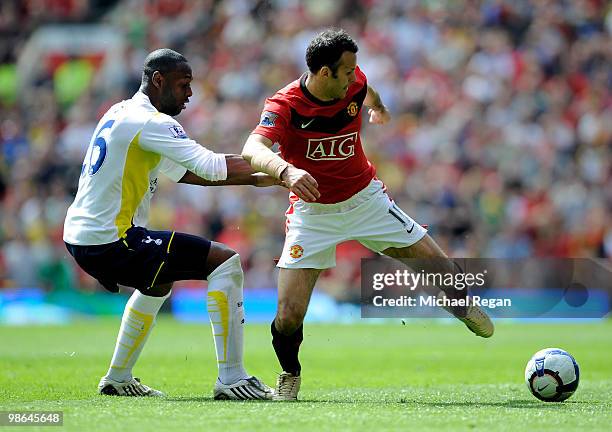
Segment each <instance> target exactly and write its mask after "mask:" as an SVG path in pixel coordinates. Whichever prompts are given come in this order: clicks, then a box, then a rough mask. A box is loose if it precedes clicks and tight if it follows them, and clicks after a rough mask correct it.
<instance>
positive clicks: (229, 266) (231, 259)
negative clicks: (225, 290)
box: [207, 248, 244, 289]
mask: <svg viewBox="0 0 612 432" xmlns="http://www.w3.org/2000/svg"><path fill="white" fill-rule="evenodd" d="M228 250H230V251H231V249H229V248H228ZM232 252H233V254H232V255H229V256H228V257H227V259H225V260H224V261H222V262H221V263H219V264H218V265H217V266H215V267H214V268H213V269H212V271H210V272H209V273H208V277H207V279H208V282H209V283H210V282H212V281H213V280H217V279H223V278H230V279H231V280H232V281H233V285H235V286H236V287H239V288H240V289H242V284H243V282H244V273H243V272H242V265H241V264H240V255H238V254H237V253H236V252H234V251H232Z"/></svg>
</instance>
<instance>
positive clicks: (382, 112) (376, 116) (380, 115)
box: [368, 106, 391, 125]
mask: <svg viewBox="0 0 612 432" xmlns="http://www.w3.org/2000/svg"><path fill="white" fill-rule="evenodd" d="M368 114H369V115H370V123H372V124H381V125H382V124H385V123H388V122H389V120H391V113H389V110H387V108H385V107H384V106H383V108H382V109H374V108H370V109H369V110H368Z"/></svg>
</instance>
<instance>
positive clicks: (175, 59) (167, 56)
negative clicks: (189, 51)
mask: <svg viewBox="0 0 612 432" xmlns="http://www.w3.org/2000/svg"><path fill="white" fill-rule="evenodd" d="M181 63H187V59H186V58H185V57H184V56H183V55H182V54H180V53H177V52H176V51H174V50H171V49H169V48H161V49H158V50H155V51H152V52H151V53H149V55H148V56H147V58H145V61H144V68H143V70H142V81H143V82H149V81H150V80H151V78H152V77H153V72H155V71H159V73H161V74H162V75H163V74H165V73H168V72H171V71H173V70H174V69H176V67H177V66H178V65H179V64H181Z"/></svg>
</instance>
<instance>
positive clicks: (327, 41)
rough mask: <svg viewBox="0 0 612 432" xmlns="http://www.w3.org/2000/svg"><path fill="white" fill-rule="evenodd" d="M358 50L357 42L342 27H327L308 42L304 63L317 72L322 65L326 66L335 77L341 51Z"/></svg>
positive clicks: (353, 51)
mask: <svg viewBox="0 0 612 432" xmlns="http://www.w3.org/2000/svg"><path fill="white" fill-rule="evenodd" d="M358 50H359V48H358V47H357V44H356V43H355V41H354V40H353V39H352V38H351V37H350V36H349V34H348V33H347V32H345V31H344V30H342V29H328V30H325V31H323V32H321V33H319V34H318V35H317V36H315V38H314V39H313V40H312V41H310V44H308V48H306V64H307V65H308V70H310V72H312V73H317V72H318V71H319V70H321V68H322V67H323V66H327V67H329V68H330V69H331V71H332V74H333V77H334V78H336V74H337V72H338V67H339V63H340V57H342V53H344V52H345V51H349V52H352V53H357V51H358Z"/></svg>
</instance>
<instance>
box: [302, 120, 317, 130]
mask: <svg viewBox="0 0 612 432" xmlns="http://www.w3.org/2000/svg"><path fill="white" fill-rule="evenodd" d="M314 120H315V119H310V121H309V122H308V123H302V129H305V128H307V127H308V125H310V123H312V122H313V121H314Z"/></svg>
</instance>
